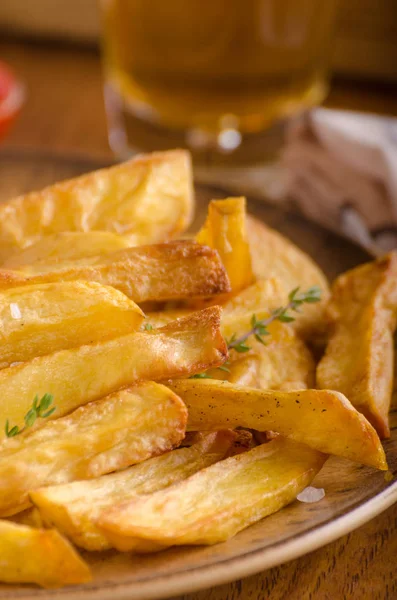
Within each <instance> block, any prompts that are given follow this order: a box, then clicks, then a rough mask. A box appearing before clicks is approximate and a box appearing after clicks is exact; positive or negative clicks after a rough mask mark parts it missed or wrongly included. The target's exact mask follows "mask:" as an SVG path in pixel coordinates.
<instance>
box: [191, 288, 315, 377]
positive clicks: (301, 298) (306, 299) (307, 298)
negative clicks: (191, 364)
mask: <svg viewBox="0 0 397 600" xmlns="http://www.w3.org/2000/svg"><path fill="white" fill-rule="evenodd" d="M320 300H321V289H320V288H319V287H318V286H317V285H314V286H312V287H310V288H309V289H308V290H306V292H301V291H300V287H296V288H295V289H293V290H292V291H291V292H290V293H289V294H288V302H287V304H286V305H285V306H281V307H280V308H276V309H275V310H273V311H272V312H271V314H270V316H269V317H267V318H266V319H260V320H259V319H258V318H257V316H256V315H255V314H253V315H252V317H251V329H249V331H246V332H245V333H244V334H243V335H241V336H239V337H237V334H235V333H234V334H233V335H232V337H231V338H230V339H229V340H226V342H227V348H228V350H229V351H230V350H235V352H239V353H245V352H248V351H249V350H251V346H249V345H248V344H247V341H248V339H249V338H250V337H252V336H253V337H254V338H255V339H256V340H257V341H258V342H259V343H261V344H263V345H264V346H266V340H265V339H264V338H266V336H268V335H270V331H269V330H268V327H269V325H271V323H273V322H274V321H280V322H281V323H292V322H293V321H295V319H296V316H295V315H293V314H291V312H292V313H294V312H295V313H299V312H300V307H301V306H302V305H303V304H314V303H315V302H319V301H320ZM228 364H230V363H229V361H227V362H226V363H224V364H223V365H221V366H220V367H218V369H221V370H222V371H229V368H228V366H227V365H228ZM191 379H211V377H210V375H208V373H207V372H205V373H197V374H196V375H192V376H191Z"/></svg>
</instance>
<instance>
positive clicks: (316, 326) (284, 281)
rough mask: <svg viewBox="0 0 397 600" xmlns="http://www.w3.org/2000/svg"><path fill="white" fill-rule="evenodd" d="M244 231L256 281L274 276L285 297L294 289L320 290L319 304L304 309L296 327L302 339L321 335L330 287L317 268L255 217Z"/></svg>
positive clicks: (294, 247)
mask: <svg viewBox="0 0 397 600" xmlns="http://www.w3.org/2000/svg"><path fill="white" fill-rule="evenodd" d="M247 231H248V239H249V243H250V249H251V257H252V267H253V271H254V275H255V276H256V278H257V279H268V278H270V277H275V278H276V279H278V280H279V282H280V283H281V285H283V286H284V290H285V297H286V298H287V296H288V294H289V292H290V291H291V290H293V289H295V288H296V287H300V288H301V289H302V290H306V289H308V288H310V287H312V286H314V285H317V286H319V287H320V289H321V291H322V300H321V302H318V303H316V304H311V305H310V306H307V307H305V310H304V312H302V315H300V318H299V320H297V321H296V325H295V327H296V328H297V330H298V331H299V333H301V334H302V336H303V337H304V338H305V339H311V338H313V336H314V337H316V336H317V337H318V336H322V335H323V334H324V308H325V305H326V302H327V299H328V298H329V286H328V282H327V278H326V276H325V275H324V273H323V272H322V271H321V269H320V267H319V266H318V265H317V264H316V263H315V262H314V261H313V260H312V259H311V258H310V257H309V256H308V255H307V254H305V252H303V251H302V250H300V249H299V248H298V247H297V246H295V244H293V243H292V242H291V241H290V240H288V239H287V238H285V237H284V236H283V235H281V234H280V233H278V232H277V231H275V230H274V229H271V228H270V227H267V226H266V225H265V224H264V223H262V222H261V221H259V220H257V219H255V218H254V217H251V216H249V217H248V219H247ZM264 308H268V307H267V306H265V307H264Z"/></svg>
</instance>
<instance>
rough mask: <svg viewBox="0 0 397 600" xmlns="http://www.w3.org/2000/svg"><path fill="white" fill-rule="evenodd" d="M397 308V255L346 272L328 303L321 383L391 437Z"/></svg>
mask: <svg viewBox="0 0 397 600" xmlns="http://www.w3.org/2000/svg"><path fill="white" fill-rule="evenodd" d="M396 312H397V254H396V253H395V252H391V253H390V254H388V255H386V256H384V257H383V258H380V259H378V260H376V261H374V262H371V263H367V264H365V265H362V266H360V267H357V268H356V269H352V270H351V271H348V272H347V273H344V274H343V275H341V276H340V277H338V279H337V280H336V281H335V283H334V284H333V287H332V296H331V300H330V303H329V306H328V318H329V321H330V337H329V341H328V345H327V348H326V352H325V355H324V357H323V358H322V360H321V361H320V363H319V365H318V367H317V385H318V387H320V388H332V389H335V390H338V391H340V392H342V393H343V394H345V395H346V396H347V397H348V398H349V400H350V401H351V403H352V404H353V405H354V406H355V407H356V408H357V410H359V411H360V412H361V413H363V414H364V415H365V416H366V417H367V419H368V420H369V421H370V422H371V423H372V425H373V426H374V427H375V429H376V430H377V431H378V433H379V435H380V436H381V437H388V436H389V434H390V430H389V418H388V412H389V407H390V401H391V395H392V387H393V332H394V331H395V328H396Z"/></svg>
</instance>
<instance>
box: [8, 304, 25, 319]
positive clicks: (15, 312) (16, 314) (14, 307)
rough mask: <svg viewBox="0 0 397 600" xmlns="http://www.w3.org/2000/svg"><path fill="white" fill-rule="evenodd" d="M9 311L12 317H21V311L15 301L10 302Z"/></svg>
mask: <svg viewBox="0 0 397 600" xmlns="http://www.w3.org/2000/svg"><path fill="white" fill-rule="evenodd" d="M10 312H11V316H12V318H13V319H22V315H21V311H20V309H19V306H18V304H16V303H15V302H11V304H10Z"/></svg>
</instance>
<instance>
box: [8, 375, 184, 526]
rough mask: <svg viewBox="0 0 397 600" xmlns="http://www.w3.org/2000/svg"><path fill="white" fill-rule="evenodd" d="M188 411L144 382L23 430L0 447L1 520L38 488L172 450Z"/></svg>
mask: <svg viewBox="0 0 397 600" xmlns="http://www.w3.org/2000/svg"><path fill="white" fill-rule="evenodd" d="M186 422H187V411H186V407H185V405H184V403H183V402H182V400H181V399H180V398H178V396H176V395H175V394H174V393H172V392H171V391H170V390H169V389H168V388H166V387H165V386H163V385H160V384H158V383H154V382H151V381H146V382H142V383H139V384H136V385H134V386H131V387H129V388H126V389H124V390H120V391H118V392H115V393H114V394H110V395H109V396H106V397H105V398H102V399H101V400H97V401H96V402H90V403H89V404H86V405H85V406H82V407H80V408H78V409H76V410H75V411H73V412H72V413H71V414H70V415H67V416H66V417H61V418H59V419H56V420H55V421H47V422H45V423H44V425H43V426H42V427H41V428H40V429H37V430H36V431H31V430H29V429H27V430H26V431H24V432H23V433H21V434H20V435H18V436H16V437H12V438H9V439H7V440H3V442H2V443H1V444H0V516H2V517H8V516H10V515H13V514H15V513H18V512H21V511H22V510H24V509H25V508H27V507H28V506H30V501H29V497H28V492H29V491H31V490H35V489H36V488H39V487H42V486H46V485H51V484H61V483H68V482H70V481H76V480H82V479H92V478H94V477H100V476H101V475H104V474H105V473H110V472H112V471H117V470H119V469H124V468H125V467H129V466H130V465H134V464H136V463H139V462H142V461H144V460H146V459H148V458H150V457H152V456H156V455H157V454H161V453H162V452H167V451H168V450H172V448H174V447H175V446H178V445H179V444H180V442H181V441H182V439H183V437H184V435H185V429H186Z"/></svg>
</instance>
